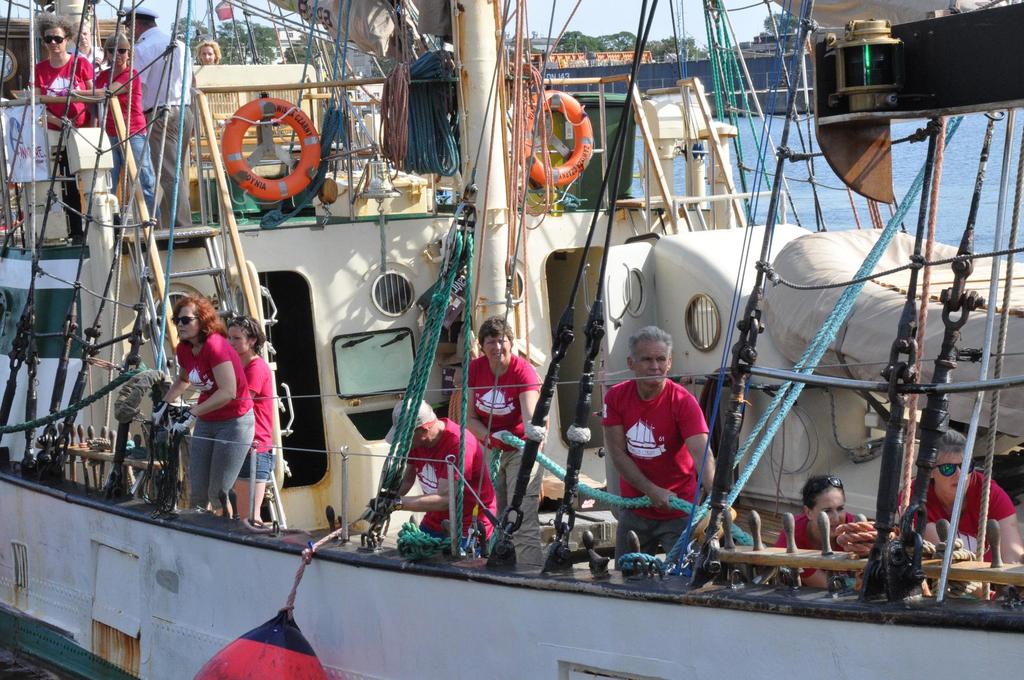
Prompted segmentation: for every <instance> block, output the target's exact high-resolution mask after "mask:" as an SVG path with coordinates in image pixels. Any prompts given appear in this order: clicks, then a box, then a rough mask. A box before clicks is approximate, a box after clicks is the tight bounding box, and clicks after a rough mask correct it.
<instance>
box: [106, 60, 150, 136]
mask: <svg viewBox="0 0 1024 680" xmlns="http://www.w3.org/2000/svg"><path fill="white" fill-rule="evenodd" d="M112 72H113V69H107V70H106V71H102V72H101V73H100V74H99V75H98V76H96V89H97V90H100V89H104V90H105V89H106V88H108V87H110V74H111V73H112ZM138 73H139V72H138V71H136V70H135V69H132V70H131V73H129V72H128V69H125V70H124V71H121V72H120V73H118V74H117V76H116V77H115V78H114V83H115V84H118V83H120V84H122V85H125V87H127V88H129V89H130V90H131V102H129V101H128V97H129V91H128V89H125V90H122V91H121V94H119V95H117V102H118V104H120V105H121V115H122V116H124V117H125V122H126V123H127V124H128V134H130V135H134V134H135V133H136V132H145V131H146V117H145V116H144V115H142V83H141V82H140V81H139V79H138V78H137V77H136V76H137V75H138ZM129 79H134V80H131V82H130V83H129ZM129 104H130V105H129ZM106 128H107V134H108V135H110V136H111V137H117V128H116V127H115V126H114V114H113V113H112V112H111V111H109V110H108V111H107V125H106Z"/></svg>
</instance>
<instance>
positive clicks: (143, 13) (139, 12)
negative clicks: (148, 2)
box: [129, 7, 160, 19]
mask: <svg viewBox="0 0 1024 680" xmlns="http://www.w3.org/2000/svg"><path fill="white" fill-rule="evenodd" d="M129 14H134V15H135V16H140V17H152V18H154V19H159V18H160V12H157V11H156V10H155V9H150V8H149V7H136V8H135V9H134V10H132V11H131V12H129Z"/></svg>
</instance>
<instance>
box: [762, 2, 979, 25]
mask: <svg viewBox="0 0 1024 680" xmlns="http://www.w3.org/2000/svg"><path fill="white" fill-rule="evenodd" d="M775 2H776V4H778V5H780V6H782V7H785V6H786V3H784V2H782V1H781V0H775ZM801 4H802V3H800V2H797V3H794V6H793V7H792V10H791V11H792V12H793V13H794V14H795V15H797V16H799V14H800V5H801ZM983 4H986V3H985V2H982V1H980V0H960V1H959V2H958V1H957V0H953V7H954V8H956V9H958V10H960V11H961V12H970V11H972V10H975V9H977V8H978V7H980V6H981V5H983ZM949 8H950V0H887V1H886V2H877V1H874V0H815V1H814V9H813V11H812V13H813V16H814V20H815V21H817V22H818V24H819V25H820V26H821V27H822V28H841V27H843V26H845V25H846V24H847V22H849V21H851V20H853V19H888V20H889V21H890V23H893V24H905V23H907V22H909V21H920V20H921V19H927V18H928V13H929V12H934V11H936V10H940V9H949Z"/></svg>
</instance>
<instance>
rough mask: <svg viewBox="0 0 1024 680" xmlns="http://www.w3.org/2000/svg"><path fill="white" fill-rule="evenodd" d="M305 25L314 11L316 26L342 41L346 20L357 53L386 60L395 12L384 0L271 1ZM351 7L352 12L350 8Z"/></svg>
mask: <svg viewBox="0 0 1024 680" xmlns="http://www.w3.org/2000/svg"><path fill="white" fill-rule="evenodd" d="M271 1H272V2H273V3H274V4H275V5H277V6H279V7H280V8H281V9H283V10H285V11H288V12H295V13H296V14H298V15H299V16H301V17H302V18H303V20H304V21H306V22H308V21H309V20H310V17H311V16H312V14H313V11H314V9H315V11H316V19H317V23H318V24H320V26H322V27H323V29H324V30H325V31H327V32H328V33H329V34H330V35H339V36H341V39H342V40H344V36H345V35H346V33H345V19H346V17H347V18H348V39H349V41H351V42H352V43H354V44H355V45H356V46H357V47H358V48H359V49H360V50H362V51H364V52H366V53H367V54H372V55H375V56H378V57H383V56H387V55H388V53H389V51H390V48H391V36H392V35H393V34H394V32H395V19H394V12H393V11H392V10H391V7H390V5H389V4H388V3H387V2H385V0H350V2H348V1H346V2H342V0H319V2H318V1H317V0H271ZM349 5H351V8H349Z"/></svg>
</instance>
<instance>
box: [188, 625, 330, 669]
mask: <svg viewBox="0 0 1024 680" xmlns="http://www.w3.org/2000/svg"><path fill="white" fill-rule="evenodd" d="M290 614H291V611H290V610H289V609H282V610H281V611H280V612H279V613H278V615H277V616H275V617H274V618H272V619H271V620H269V621H267V622H266V623H264V624H263V625H262V626H259V627H258V628H254V629H252V630H250V631H249V632H248V633H246V634H245V635H243V636H242V637H240V638H238V639H237V640H235V641H234V642H232V643H231V644H230V645H228V646H227V647H225V648H224V649H222V650H220V651H219V652H217V654H216V655H215V656H214V657H213V658H212V659H210V660H209V661H208V662H206V665H205V666H203V667H202V668H201V669H200V670H199V672H198V673H196V677H195V680H262V679H264V678H265V679H266V680H278V679H280V678H288V680H326V678H327V674H326V673H325V672H324V667H323V666H321V665H320V660H319V659H318V658H316V653H315V652H314V651H313V647H312V646H310V644H309V642H308V641H307V640H306V638H305V637H304V636H303V635H302V631H300V630H299V627H298V626H297V625H295V621H294V620H292V618H291V615H290Z"/></svg>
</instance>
